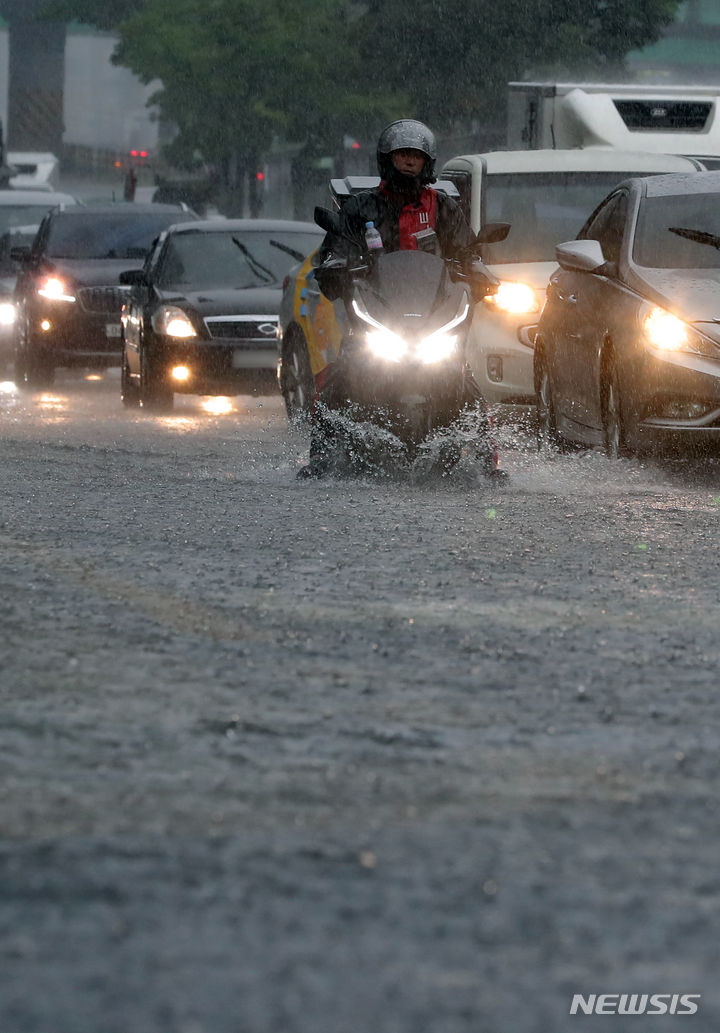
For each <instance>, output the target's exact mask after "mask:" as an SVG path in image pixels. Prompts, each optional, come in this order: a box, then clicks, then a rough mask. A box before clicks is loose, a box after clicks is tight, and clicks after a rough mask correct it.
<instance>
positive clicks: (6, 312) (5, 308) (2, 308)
mask: <svg viewBox="0 0 720 1033" xmlns="http://www.w3.org/2000/svg"><path fill="white" fill-rule="evenodd" d="M15 316H16V312H15V306H14V305H13V303H12V302H11V301H2V302H0V326H12V325H13V323H14V322H15Z"/></svg>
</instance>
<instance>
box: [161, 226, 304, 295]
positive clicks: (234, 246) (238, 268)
mask: <svg viewBox="0 0 720 1033" xmlns="http://www.w3.org/2000/svg"><path fill="white" fill-rule="evenodd" d="M321 240H322V233H307V232H300V231H287V230H231V229H228V230H227V231H217V230H214V231H212V232H210V233H208V232H203V231H202V230H198V231H197V232H188V233H177V234H175V235H173V236H172V237H171V239H170V240H169V241H168V244H167V248H166V250H165V255H164V257H163V261H162V266H161V268H160V270H159V275H158V286H160V287H164V288H178V289H184V290H187V288H188V287H191V288H194V289H196V290H206V289H207V288H209V287H235V288H240V289H246V288H249V287H270V286H276V285H277V284H279V283H282V280H283V277H284V276H285V275H286V274H287V272H288V270H289V269H290V267H291V266H292V265H294V264H295V263H296V262H299V261H302V259H303V258H304V257H305V256H306V255H308V254H309V253H310V252H311V251H313V250H314V249H315V248H316V247H317V246H318V244H319V243H320V241H321Z"/></svg>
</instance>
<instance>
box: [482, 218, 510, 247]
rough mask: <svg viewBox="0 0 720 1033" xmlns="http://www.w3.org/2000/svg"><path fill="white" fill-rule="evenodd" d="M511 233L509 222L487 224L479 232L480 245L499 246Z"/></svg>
mask: <svg viewBox="0 0 720 1033" xmlns="http://www.w3.org/2000/svg"><path fill="white" fill-rule="evenodd" d="M509 232H510V223H509V222H486V223H485V225H484V226H483V227H482V229H481V230H479V231H478V235H477V242H478V244H499V243H500V241H501V240H505V238H506V237H507V235H508V233H509Z"/></svg>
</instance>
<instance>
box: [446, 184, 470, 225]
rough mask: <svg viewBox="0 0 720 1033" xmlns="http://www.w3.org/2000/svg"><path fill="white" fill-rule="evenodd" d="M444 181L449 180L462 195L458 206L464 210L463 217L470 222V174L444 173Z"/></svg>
mask: <svg viewBox="0 0 720 1033" xmlns="http://www.w3.org/2000/svg"><path fill="white" fill-rule="evenodd" d="M442 178H443V179H447V180H449V181H450V182H451V183H454V184H455V186H456V187H457V190H458V194H459V195H460V197H459V200H458V204H459V205H460V207H461V208H462V211H463V215H464V216H465V218H466V219H467V220H468V222H470V218H471V216H470V196H471V192H472V177H471V175H470V173H469V172H443V174H442Z"/></svg>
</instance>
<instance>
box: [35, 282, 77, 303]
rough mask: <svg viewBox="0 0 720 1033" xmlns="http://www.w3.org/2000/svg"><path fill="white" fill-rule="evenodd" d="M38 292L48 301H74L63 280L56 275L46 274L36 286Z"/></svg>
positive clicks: (73, 296)
mask: <svg viewBox="0 0 720 1033" xmlns="http://www.w3.org/2000/svg"><path fill="white" fill-rule="evenodd" d="M38 294H39V295H40V296H41V297H43V298H48V299H49V300H50V301H75V295H74V294H70V292H69V290H68V287H67V285H66V284H65V282H64V281H63V280H61V279H59V277H57V276H48V277H47V279H45V280H43V282H42V283H41V284H40V286H39V287H38Z"/></svg>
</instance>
